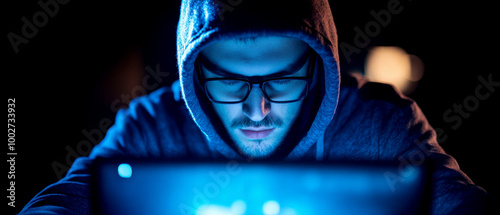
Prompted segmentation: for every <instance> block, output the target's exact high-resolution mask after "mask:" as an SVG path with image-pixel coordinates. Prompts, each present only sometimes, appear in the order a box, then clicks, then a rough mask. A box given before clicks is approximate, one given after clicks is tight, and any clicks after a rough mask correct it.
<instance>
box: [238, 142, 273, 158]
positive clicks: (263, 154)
mask: <svg viewBox="0 0 500 215" xmlns="http://www.w3.org/2000/svg"><path fill="white" fill-rule="evenodd" d="M236 145H237V146H238V150H239V151H240V153H241V154H243V155H245V156H247V157H249V158H254V159H265V158H268V157H269V156H271V154H272V153H273V152H274V151H276V148H278V145H279V144H276V142H274V141H271V140H250V141H241V142H239V143H237V144H236Z"/></svg>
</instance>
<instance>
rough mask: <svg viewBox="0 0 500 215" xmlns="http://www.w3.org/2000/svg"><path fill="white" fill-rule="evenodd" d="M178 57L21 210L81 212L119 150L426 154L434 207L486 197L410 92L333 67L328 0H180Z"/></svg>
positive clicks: (358, 156) (388, 157)
mask: <svg viewBox="0 0 500 215" xmlns="http://www.w3.org/2000/svg"><path fill="white" fill-rule="evenodd" d="M177 61H178V68H179V80H178V81H177V82H175V83H174V84H173V85H172V86H171V87H163V88H161V89H158V90H156V91H155V92H153V93H151V94H150V95H148V96H143V97H140V98H137V99H135V100H134V101H132V102H131V103H130V105H129V108H128V109H122V110H120V111H119V112H118V114H117V116H116V122H115V125H114V126H113V127H112V128H110V129H109V130H108V132H107V134H106V137H105V138H104V139H103V141H102V142H101V143H100V144H99V145H97V146H96V147H95V148H94V149H93V151H92V153H91V154H90V156H89V157H82V158H79V159H77V160H76V161H75V163H74V164H73V166H72V168H71V169H70V171H69V172H68V174H67V175H66V177H65V178H63V179H62V180H60V181H59V182H57V183H55V184H52V185H50V186H49V187H47V188H46V189H44V190H43V191H42V192H40V193H39V194H38V195H37V196H35V197H34V198H33V199H32V200H31V201H30V202H29V203H28V204H27V205H26V206H25V208H24V209H23V210H22V211H21V214H53V213H63V214H88V213H89V203H90V200H89V198H90V191H89V174H90V173H89V167H90V165H91V164H92V162H93V161H94V160H95V159H97V158H113V157H123V156H126V157H134V158H173V159H175V158H202V159H228V160H246V159H259V160H262V159H265V160H363V161H374V162H375V161H393V162H394V161H396V162H410V163H411V162H412V161H415V162H422V161H423V160H425V161H429V162H430V163H432V165H433V166H432V168H431V169H432V193H431V213H432V214H460V213H464V214H481V213H485V212H486V210H487V209H488V208H487V206H488V205H489V204H490V203H491V202H492V201H493V200H491V197H490V196H489V195H488V194H487V193H486V192H485V191H484V190H483V189H482V188H480V187H478V186H476V185H474V183H473V182H472V181H471V180H470V179H469V178H468V177H467V176H466V175H465V174H464V173H463V172H462V171H461V170H460V169H459V167H458V164H457V162H456V161H455V159H454V158H452V157H451V156H449V155H447V154H446V153H445V152H444V151H443V149H442V148H441V147H440V146H439V145H438V143H437V140H436V132H435V131H434V130H433V128H432V127H431V126H430V125H429V123H428V122H427V119H426V118H425V116H424V115H423V113H422V112H421V110H420V109H419V107H418V106H417V105H416V104H415V102H414V101H412V100H411V99H409V98H406V97H404V96H402V95H401V94H399V93H398V92H397V91H395V90H394V88H393V87H391V86H389V85H384V84H379V83H370V82H366V81H365V80H364V79H363V78H361V77H354V76H352V75H349V74H342V76H341V73H340V70H339V64H338V62H339V55H338V46H337V34H336V29H335V25H334V22H333V18H332V14H331V11H330V6H329V4H328V1H326V0H303V1H286V0H273V1H264V0H233V1H227V2H225V1H213V0H204V1H201V0H198V1H197V0H185V1H183V2H182V6H181V15H180V20H179V24H178V29H177ZM341 77H342V80H341Z"/></svg>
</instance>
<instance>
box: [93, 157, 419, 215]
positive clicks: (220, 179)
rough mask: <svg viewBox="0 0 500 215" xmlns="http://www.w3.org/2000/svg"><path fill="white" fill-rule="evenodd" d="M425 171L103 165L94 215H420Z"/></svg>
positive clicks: (258, 164)
mask: <svg viewBox="0 0 500 215" xmlns="http://www.w3.org/2000/svg"><path fill="white" fill-rule="evenodd" d="M425 175H426V174H425V168H424V167H423V165H422V166H406V167H401V166H398V165H388V164H381V165H374V164H360V163H356V164H349V163H263V162H250V163H247V162H236V161H228V162H171V161H170V162H157V161H156V162H145V161H140V162H137V161H101V162H97V165H96V167H95V169H94V173H93V182H92V187H93V210H94V212H95V213H96V214H120V215H126V214H154V215H156V214H182V215H183V214H195V215H215V214H217V215H240V214H265V215H299V214H352V215H358V214H359V215H361V214H370V215H374V214H388V215H389V214H422V212H423V211H425V210H426V207H425V193H426V192H425V190H427V188H426V179H425V177H426V176H425Z"/></svg>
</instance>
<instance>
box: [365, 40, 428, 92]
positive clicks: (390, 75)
mask: <svg viewBox="0 0 500 215" xmlns="http://www.w3.org/2000/svg"><path fill="white" fill-rule="evenodd" d="M423 73H424V64H423V62H422V60H420V58H419V57H418V56H416V55H409V54H408V53H406V51H405V50H403V49H402V48H400V47H394V46H378V47H374V48H372V49H371V50H370V51H369V53H368V56H367V58H366V63H365V76H366V78H367V79H368V80H370V81H373V82H380V83H387V84H391V85H393V86H394V87H395V88H396V89H398V90H399V91H401V92H403V93H404V94H407V95H408V94H410V93H411V92H412V91H413V90H414V89H415V86H416V84H417V82H418V81H419V80H420V79H421V78H422V76H423Z"/></svg>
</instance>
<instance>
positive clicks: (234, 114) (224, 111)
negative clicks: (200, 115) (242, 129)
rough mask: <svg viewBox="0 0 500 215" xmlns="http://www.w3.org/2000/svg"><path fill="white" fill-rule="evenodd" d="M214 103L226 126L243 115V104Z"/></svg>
mask: <svg viewBox="0 0 500 215" xmlns="http://www.w3.org/2000/svg"><path fill="white" fill-rule="evenodd" d="M212 104H213V105H212V106H213V108H214V110H215V112H216V113H217V115H218V116H219V118H220V120H221V121H222V123H223V124H224V126H226V127H228V126H229V124H230V123H231V121H232V120H233V119H236V118H238V117H239V116H241V115H242V112H241V104H218V103H212Z"/></svg>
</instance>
